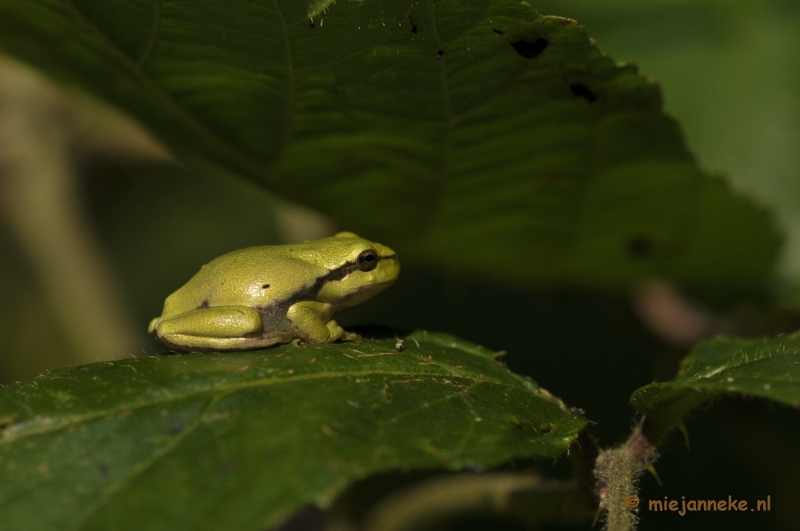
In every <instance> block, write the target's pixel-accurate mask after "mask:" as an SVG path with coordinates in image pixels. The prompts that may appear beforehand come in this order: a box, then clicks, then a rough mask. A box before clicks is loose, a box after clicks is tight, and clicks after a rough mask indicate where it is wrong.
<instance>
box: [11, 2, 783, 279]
mask: <svg viewBox="0 0 800 531" xmlns="http://www.w3.org/2000/svg"><path fill="white" fill-rule="evenodd" d="M0 50H3V51H5V52H6V53H9V54H11V55H14V56H16V57H19V58H21V59H23V60H25V61H28V62H30V63H32V64H34V65H35V66H37V67H39V68H41V69H42V70H44V71H45V72H47V73H48V74H50V75H51V76H52V77H53V78H55V79H58V80H61V81H63V82H66V83H69V84H73V85H77V86H79V87H81V88H82V89H84V90H86V91H89V92H90V93H92V94H95V95H97V96H99V97H101V98H103V99H105V100H106V101H109V102H111V103H113V104H116V105H118V106H119V107H122V108H123V109H125V110H126V111H128V112H129V113H131V114H133V115H134V116H136V117H138V118H139V119H140V120H142V121H143V122H144V123H145V124H146V125H147V126H149V127H150V128H151V129H152V130H153V131H155V132H156V133H157V134H159V135H160V136H161V137H162V138H163V139H164V140H165V141H166V142H167V143H168V144H169V145H170V146H171V148H172V149H173V150H174V151H175V152H176V153H178V154H180V155H182V156H184V157H186V158H188V159H194V160H198V161H204V162H205V163H208V164H217V165H222V166H225V167H227V168H228V169H231V170H233V171H236V172H239V173H240V174H242V175H246V176H248V177H250V178H251V179H254V180H255V181H256V182H259V183H262V184H263V185H265V186H267V187H269V188H271V189H272V190H274V191H277V192H279V193H281V194H283V195H284V196H286V197H289V198H292V199H295V200H298V201H300V202H303V203H306V204H308V205H311V206H314V207H316V208H318V209H319V210H321V211H323V212H325V213H326V214H328V215H330V216H332V217H333V218H334V219H336V220H337V221H338V222H339V223H340V224H341V225H342V226H345V227H347V228H350V229H353V230H356V231H359V232H363V233H364V234H365V235H366V236H370V237H373V238H375V239H380V240H382V241H384V242H385V243H387V244H389V245H391V246H392V247H393V248H396V249H398V250H399V251H400V252H401V253H403V254H404V256H416V257H417V258H420V259H423V260H425V261H427V262H430V263H434V264H437V265H439V266H440V267H447V268H450V269H460V270H463V271H466V272H472V273H482V274H484V275H487V276H492V277H495V278H501V279H504V280H507V281H514V282H517V283H521V284H526V285H534V286H542V285H572V286H589V287H604V288H620V287H625V286H627V285H628V284H629V283H630V282H631V281H633V280H635V279H637V278H640V277H642V276H646V275H658V276H662V277H668V278H671V279H673V280H676V281H678V282H681V283H683V284H685V285H687V286H689V287H690V288H695V289H702V290H704V291H707V292H731V291H745V290H754V289H760V288H761V287H763V283H764V280H765V277H766V276H768V274H769V273H770V271H771V268H772V265H773V263H774V261H775V256H776V252H777V249H778V247H779V237H778V236H777V234H776V232H775V229H774V227H773V224H772V220H771V218H770V217H769V216H768V215H767V213H766V212H765V211H763V210H761V209H758V208H756V207H755V206H754V205H753V204H751V203H750V202H749V201H748V200H746V199H744V198H742V197H739V196H736V195H735V194H733V193H732V192H731V190H729V189H728V187H727V186H726V185H725V184H724V183H723V182H722V181H720V180H717V179H713V178H710V177H708V176H707V175H704V174H703V173H702V172H700V171H699V170H698V168H697V167H696V165H695V162H694V160H693V158H692V156H691V155H690V153H689V152H688V150H687V149H686V147H685V145H684V142H683V138H682V135H681V133H680V131H679V128H678V127H677V125H676V124H675V122H674V121H673V120H672V119H670V118H669V117H667V116H666V115H665V114H664V113H663V112H662V101H661V93H660V89H659V87H658V85H657V84H656V83H655V82H653V81H651V80H648V79H646V78H644V77H643V76H641V75H639V74H638V72H637V68H636V66H635V65H633V64H617V63H615V62H614V61H613V60H612V59H611V58H610V57H608V56H606V55H604V54H602V53H601V52H600V51H599V49H598V48H597V47H596V45H595V44H594V43H593V42H592V41H591V40H590V39H589V37H588V35H587V33H586V31H585V30H584V28H583V27H581V26H579V25H578V24H576V23H575V22H574V21H572V20H568V19H563V18H558V17H549V16H540V15H539V14H538V13H537V12H536V10H535V9H533V8H532V7H531V6H530V5H529V4H528V3H526V2H518V1H514V0H497V1H489V0H479V1H474V0H469V1H467V0H442V1H438V2H437V1H433V0H429V1H422V0H420V1H413V2H409V1H405V0H404V1H400V0H393V1H385V2H375V1H371V0H363V1H347V2H345V1H342V2H336V3H334V2H330V1H327V0H315V1H312V2H309V3H304V2H298V1H287V0H275V1H270V2H262V1H239V2H235V3H229V2H170V1H167V0H164V1H155V0H150V1H148V0H115V1H113V2H109V1H107V0H71V1H66V0H0ZM476 246H480V249H481V252H476V251H475V249H476Z"/></svg>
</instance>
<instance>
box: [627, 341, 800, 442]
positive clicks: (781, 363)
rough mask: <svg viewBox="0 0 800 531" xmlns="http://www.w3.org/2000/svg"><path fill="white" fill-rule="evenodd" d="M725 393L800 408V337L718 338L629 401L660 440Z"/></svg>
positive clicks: (637, 391)
mask: <svg viewBox="0 0 800 531" xmlns="http://www.w3.org/2000/svg"><path fill="white" fill-rule="evenodd" d="M726 393H741V394H744V395H749V396H756V397H762V398H768V399H770V400H774V401H776V402H780V403H783V404H787V405H790V406H794V407H797V408H800V336H799V335H798V334H792V335H788V336H782V337H777V338H772V339H738V338H734V337H727V336H720V337H717V338H715V339H712V340H710V341H706V342H704V343H701V344H700V345H699V346H697V347H696V348H695V349H694V350H693V351H692V352H691V353H690V354H689V355H688V356H687V357H686V358H685V359H684V361H683V363H682V365H681V369H680V371H679V373H678V376H677V377H676V378H675V379H674V380H672V381H669V382H657V383H652V384H650V385H646V386H644V387H641V388H639V389H637V390H636V391H635V392H634V393H633V395H632V396H631V404H632V405H633V407H634V408H636V409H637V410H638V411H640V412H641V413H644V414H645V415H647V418H648V422H649V423H650V428H649V429H650V432H651V436H652V437H654V438H655V439H656V440H657V439H660V438H662V437H663V436H664V435H666V434H667V433H668V432H669V431H670V430H671V429H672V428H674V427H675V426H679V425H681V423H682V422H683V417H684V416H686V415H687V414H688V413H690V412H691V411H692V410H693V409H694V408H696V407H697V406H699V405H701V404H703V403H705V402H708V401H709V400H712V399H714V398H717V397H719V396H721V395H723V394H726Z"/></svg>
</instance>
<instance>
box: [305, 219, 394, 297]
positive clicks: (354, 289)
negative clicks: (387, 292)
mask: <svg viewBox="0 0 800 531" xmlns="http://www.w3.org/2000/svg"><path fill="white" fill-rule="evenodd" d="M327 240H329V244H328V245H329V246H330V248H331V249H332V250H333V249H335V250H336V251H335V254H336V255H338V256H339V258H340V262H339V264H338V265H337V266H336V267H335V268H333V269H331V270H330V272H329V273H328V274H327V275H325V277H324V278H323V279H320V280H322V281H323V282H324V284H323V286H322V288H321V289H320V291H319V294H318V296H317V297H318V300H319V301H321V302H329V303H331V304H333V305H335V306H336V308H337V310H343V309H346V308H350V307H352V306H355V305H357V304H361V303H362V302H364V301H365V300H367V299H369V298H371V297H373V296H374V295H376V294H378V293H380V292H381V291H383V290H384V289H386V288H388V287H389V286H391V285H392V284H394V281H395V280H397V275H398V274H399V273H400V261H399V260H398V259H397V255H396V254H395V252H394V251H393V250H391V249H390V248H388V247H386V246H385V245H381V244H380V243H375V242H371V241H368V240H365V239H364V238H361V237H359V236H357V235H355V234H353V233H352V232H340V233H338V234H337V235H335V236H332V237H331V238H327Z"/></svg>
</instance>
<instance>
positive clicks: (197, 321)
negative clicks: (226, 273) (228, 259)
mask: <svg viewBox="0 0 800 531" xmlns="http://www.w3.org/2000/svg"><path fill="white" fill-rule="evenodd" d="M262 331H263V325H262V321H261V314H259V313H258V312H257V311H255V310H253V309H252V308H248V307H246V306H217V307H213V308H200V309H197V310H192V311H189V312H186V313H182V314H180V315H176V316H175V317H171V318H168V319H162V318H156V319H153V321H152V322H151V323H150V327H149V332H150V333H151V334H153V335H155V336H156V337H158V339H160V340H161V341H162V342H164V343H166V344H167V345H168V346H170V347H172V348H174V349H175V350H217V349H240V348H252V347H254V346H265V345H255V342H257V341H258V337H253V336H254V335H258V336H260V335H261V333H262ZM247 336H249V337H247ZM274 342H275V341H273V343H274Z"/></svg>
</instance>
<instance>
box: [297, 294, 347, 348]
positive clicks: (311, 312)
mask: <svg viewBox="0 0 800 531" xmlns="http://www.w3.org/2000/svg"><path fill="white" fill-rule="evenodd" d="M332 313H333V312H332V311H331V305H330V304H328V303H325V302H318V301H300V302H297V303H295V304H293V305H292V306H291V307H290V308H289V310H288V311H287V312H286V317H287V318H288V319H289V322H290V323H292V328H293V329H294V332H295V334H296V335H297V337H299V338H301V339H302V340H303V341H306V342H307V343H333V342H334V341H336V340H337V339H340V338H342V337H344V336H345V335H346V334H347V332H345V331H344V329H343V328H342V327H341V326H339V324H338V323H337V322H336V321H334V320H333V319H330V315H331V314H332Z"/></svg>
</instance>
